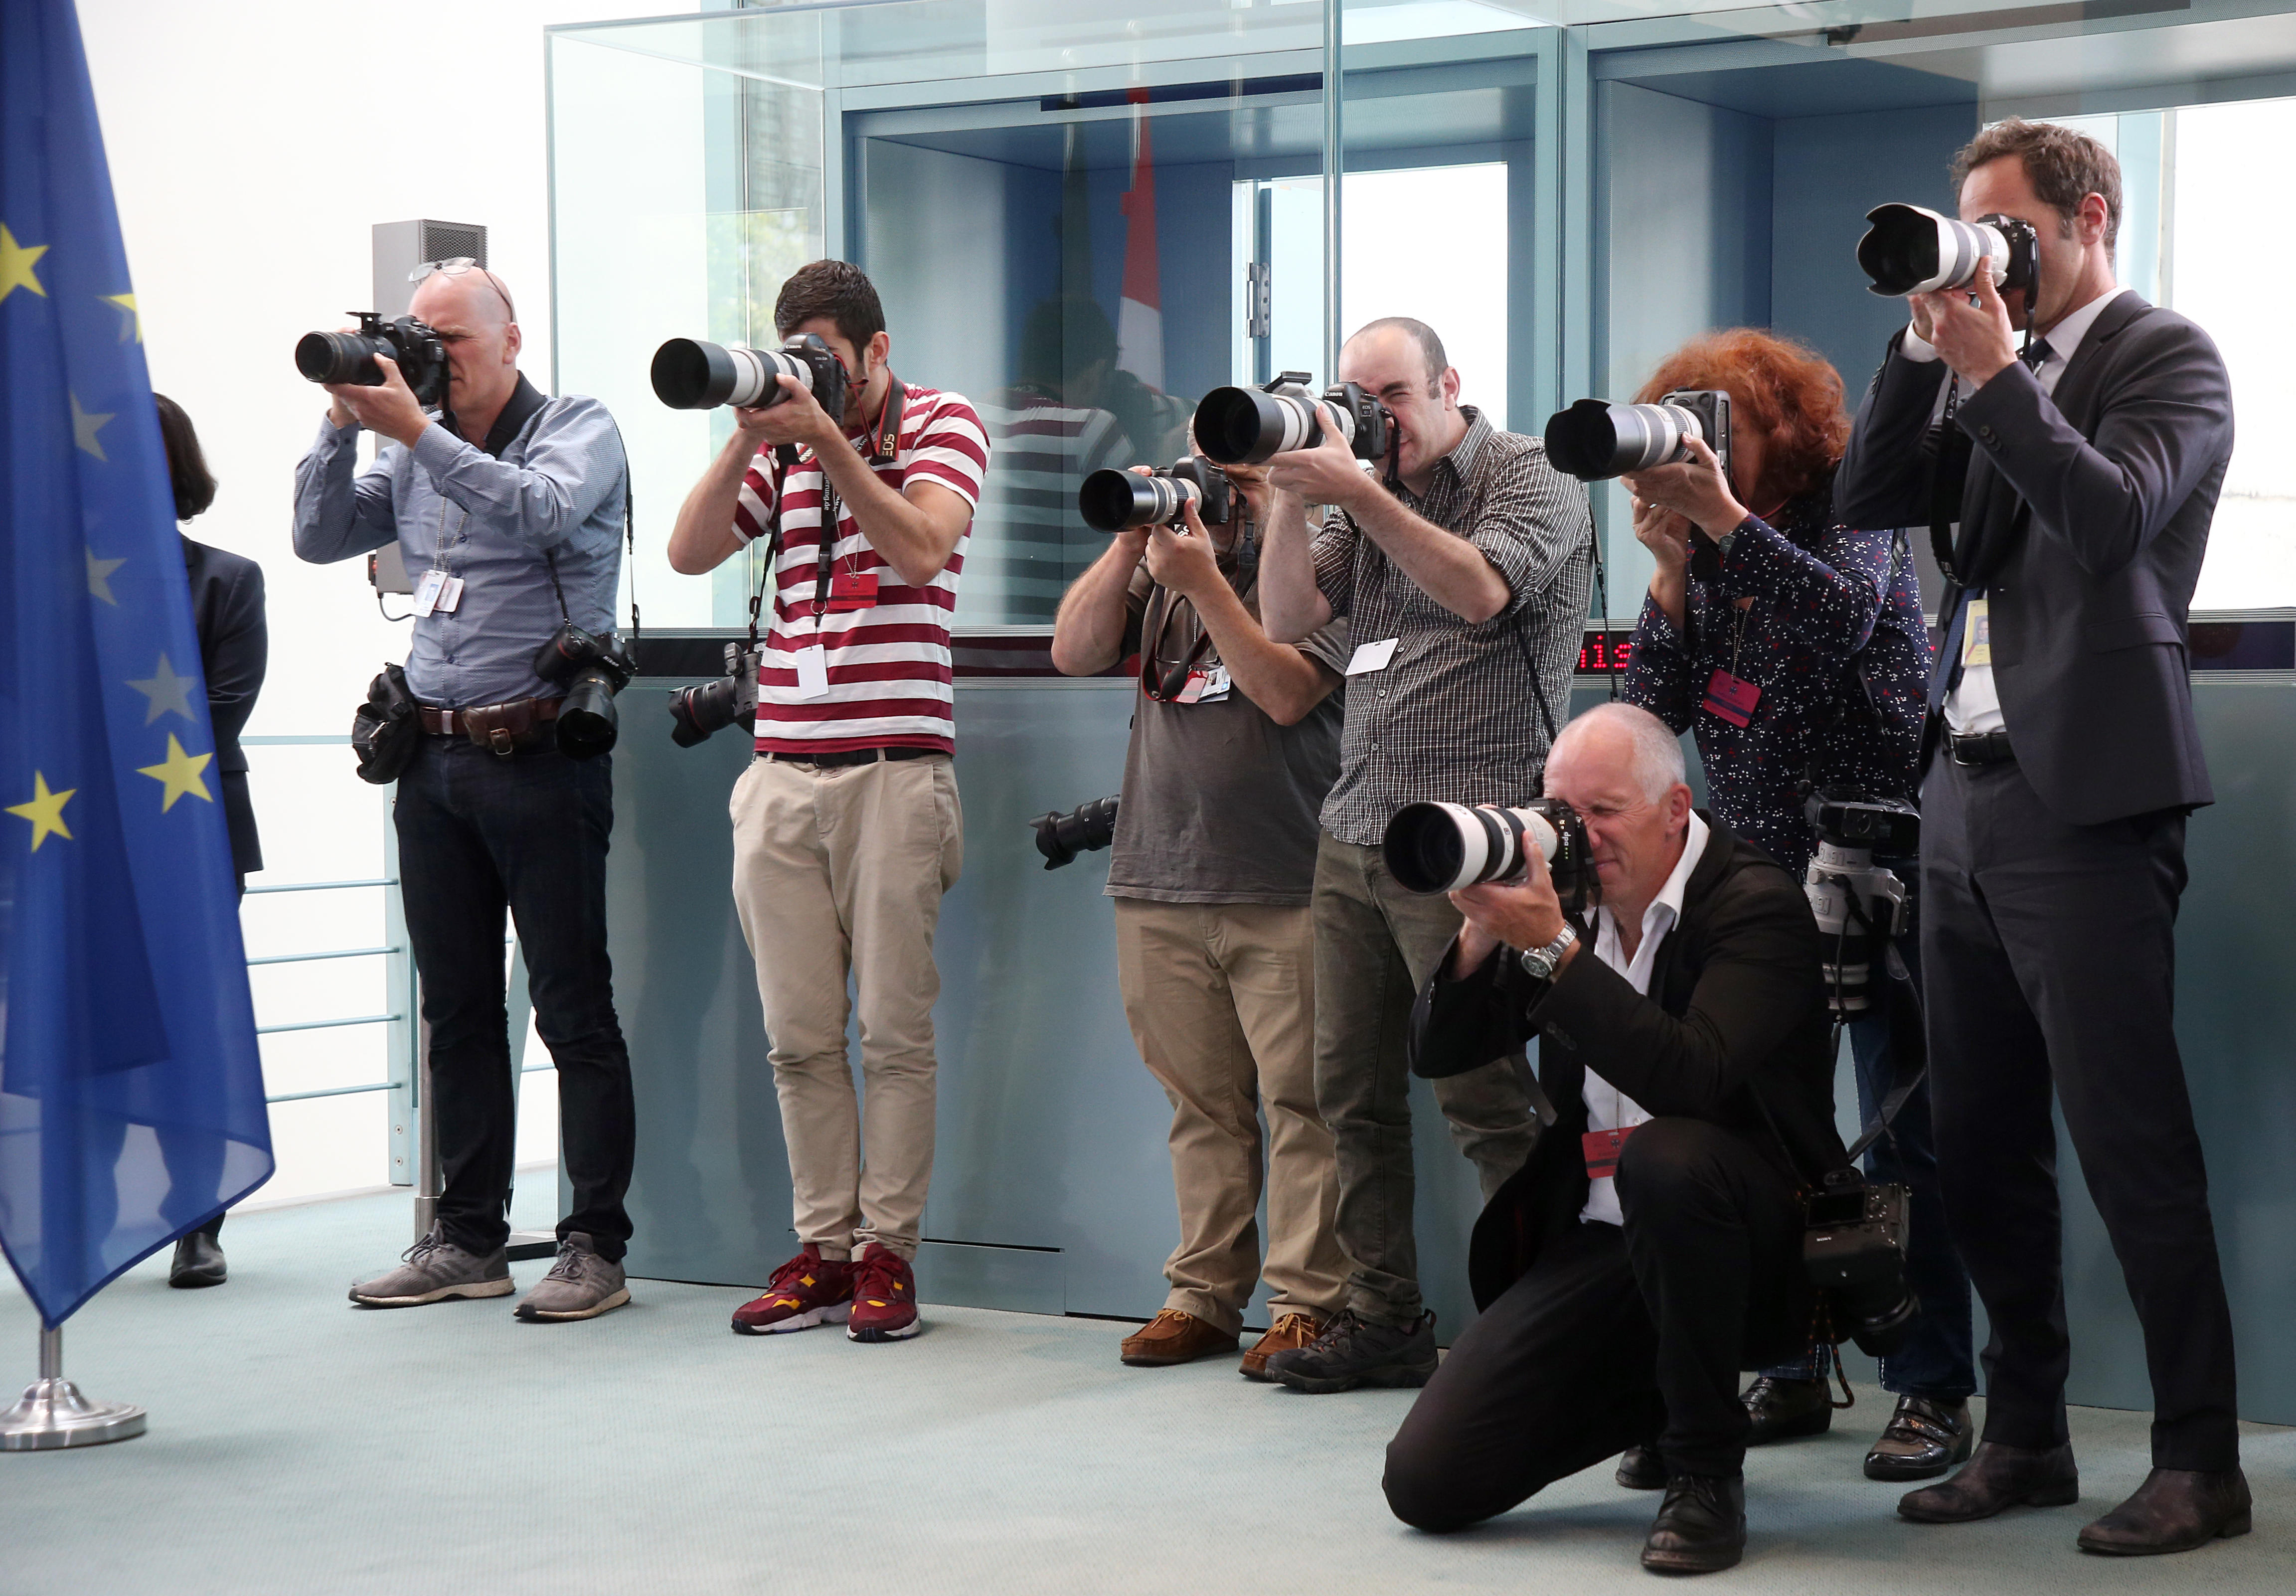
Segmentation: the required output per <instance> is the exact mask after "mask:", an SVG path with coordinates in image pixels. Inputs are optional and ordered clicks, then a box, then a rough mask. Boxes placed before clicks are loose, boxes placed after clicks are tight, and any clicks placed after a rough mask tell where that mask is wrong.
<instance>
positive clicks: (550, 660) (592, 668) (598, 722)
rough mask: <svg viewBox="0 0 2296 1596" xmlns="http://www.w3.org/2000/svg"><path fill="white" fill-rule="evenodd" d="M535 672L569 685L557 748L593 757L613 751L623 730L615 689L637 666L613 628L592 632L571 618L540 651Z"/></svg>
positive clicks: (560, 715)
mask: <svg viewBox="0 0 2296 1596" xmlns="http://www.w3.org/2000/svg"><path fill="white" fill-rule="evenodd" d="M534 674H535V675H537V676H540V677H541V678H542V679H543V680H544V681H545V682H547V683H550V684H551V685H552V686H553V687H563V688H564V689H565V690H566V697H565V700H563V701H562V703H560V705H559V706H558V751H559V752H560V753H562V754H563V755H565V756H566V757H568V758H570V759H594V758H596V757H598V756H599V755H601V754H605V753H611V752H612V751H613V747H614V739H615V737H616V736H617V735H618V734H619V733H618V726H617V722H616V717H615V712H614V695H615V694H616V693H618V692H621V690H622V689H623V688H625V687H627V686H628V685H629V684H630V678H631V677H632V676H634V675H636V674H637V667H635V665H633V664H631V663H630V659H629V656H628V655H627V654H625V653H623V652H622V650H621V645H620V644H619V642H616V641H615V639H614V637H613V634H611V633H609V634H606V635H605V636H603V637H597V636H594V635H592V634H590V633H587V632H585V631H584V630H583V629H582V628H581V627H579V626H576V625H575V624H574V623H573V622H572V621H568V622H566V623H565V625H563V626H560V627H559V628H558V631H557V634H555V635H554V636H553V637H552V638H551V639H550V640H549V641H548V642H545V643H544V644H543V645H542V647H541V648H539V649H537V651H535V655H534Z"/></svg>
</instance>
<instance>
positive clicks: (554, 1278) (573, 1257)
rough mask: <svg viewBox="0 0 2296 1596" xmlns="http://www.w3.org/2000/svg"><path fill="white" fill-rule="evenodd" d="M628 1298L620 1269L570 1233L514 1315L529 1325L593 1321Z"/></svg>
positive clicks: (575, 1233) (584, 1238) (587, 1240)
mask: <svg viewBox="0 0 2296 1596" xmlns="http://www.w3.org/2000/svg"><path fill="white" fill-rule="evenodd" d="M629 1299H630V1289H629V1283H628V1281H627V1280H626V1279H625V1278H624V1276H623V1274H622V1266H621V1265H619V1264H617V1263H615V1262H614V1261H613V1260H612V1259H611V1258H608V1257H604V1256H601V1255H600V1254H599V1251H598V1244H597V1243H596V1241H594V1240H592V1239H591V1238H590V1237H589V1236H586V1235H585V1234H584V1233H583V1232H580V1231H570V1232H567V1233H566V1234H565V1235H564V1236H562V1237H560V1238H559V1241H558V1261H557V1262H556V1263H554V1264H553V1265H551V1266H550V1273H548V1274H545V1275H544V1276H543V1277H542V1283H541V1284H540V1285H538V1286H537V1287H535V1289H533V1290H531V1291H529V1292H528V1293H527V1294H526V1300H525V1301H524V1302H521V1303H520V1304H519V1305H518V1308H517V1315H518V1317H519V1318H521V1319H523V1320H525V1321H526V1322H528V1323H529V1324H537V1323H556V1322H561V1321H563V1320H570V1319H595V1318H596V1317H597V1316H598V1315H599V1314H606V1313H611V1312H612V1311H613V1310H614V1309H616V1308H619V1307H620V1306H621V1305H623V1304H624V1303H626V1302H627V1301H629Z"/></svg>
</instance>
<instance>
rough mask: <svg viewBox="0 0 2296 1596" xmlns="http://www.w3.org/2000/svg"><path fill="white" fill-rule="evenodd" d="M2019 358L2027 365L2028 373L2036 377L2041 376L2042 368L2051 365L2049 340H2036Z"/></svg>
mask: <svg viewBox="0 0 2296 1596" xmlns="http://www.w3.org/2000/svg"><path fill="white" fill-rule="evenodd" d="M2017 358H2018V359H2020V360H2021V361H2023V362H2024V363H2025V369H2026V370H2027V371H2029V372H2032V373H2033V375H2035V376H2036V377H2038V376H2039V375H2040V374H2041V368H2042V367H2043V366H2045V365H2046V364H2049V340H2047V339H2046V338H2037V339H2035V340H2033V342H2032V345H2031V347H2030V348H2028V349H2026V351H2025V352H2024V353H2023V354H2021V355H2020V356H2017Z"/></svg>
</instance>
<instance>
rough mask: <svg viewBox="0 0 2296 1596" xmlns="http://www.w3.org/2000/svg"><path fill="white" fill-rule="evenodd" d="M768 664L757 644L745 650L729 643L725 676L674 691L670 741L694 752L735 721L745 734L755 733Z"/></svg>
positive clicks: (670, 715) (737, 644)
mask: <svg viewBox="0 0 2296 1596" xmlns="http://www.w3.org/2000/svg"><path fill="white" fill-rule="evenodd" d="M764 662H765V651H764V650H763V649H762V648H760V647H758V645H757V644H755V643H751V644H750V646H749V647H747V648H744V647H742V645H741V644H740V643H738V642H729V643H727V644H726V674H725V675H722V676H720V677H718V678H717V680H716V681H715V682H705V683H702V684H701V686H699V687H673V688H671V689H670V690H669V740H670V741H672V742H674V743H676V745H677V746H678V747H680V748H682V749H690V748H692V747H693V745H694V744H696V743H698V742H701V741H703V740H704V739H706V738H708V737H709V736H711V735H713V734H714V733H718V732H722V731H724V730H725V729H726V727H727V726H730V725H732V724H734V722H735V721H739V722H741V723H742V730H743V731H745V732H755V731H756V729H757V724H758V667H759V666H760V665H762V664H763V663H764Z"/></svg>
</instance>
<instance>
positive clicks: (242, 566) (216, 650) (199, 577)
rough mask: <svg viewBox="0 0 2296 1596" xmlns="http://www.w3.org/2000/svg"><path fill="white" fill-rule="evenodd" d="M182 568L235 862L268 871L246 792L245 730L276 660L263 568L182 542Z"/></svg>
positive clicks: (245, 871) (244, 869) (243, 869)
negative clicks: (242, 741) (265, 616)
mask: <svg viewBox="0 0 2296 1596" xmlns="http://www.w3.org/2000/svg"><path fill="white" fill-rule="evenodd" d="M184 569H185V571H186V573H187V574H188V575H189V576H190V577H191V582H192V621H193V625H194V626H197V627H198V629H199V634H200V669H201V674H202V675H205V676H206V677H207V683H208V717H209V719H210V720H211V721H213V722H214V723H215V740H216V762H215V768H216V773H217V785H218V786H219V787H221V788H222V790H223V813H224V821H225V824H226V825H228V826H229V827H230V829H231V865H232V868H233V869H234V870H235V871H237V872H239V873H240V874H241V875H243V876H244V875H252V874H253V873H254V872H257V871H258V870H261V869H262V868H263V844H262V841H261V839H259V838H258V836H257V835H256V831H255V806H254V804H253V803H252V802H250V800H249V798H248V793H247V756H246V754H244V753H243V752H242V751H241V749H240V746H239V734H240V733H242V731H244V730H246V728H247V717H248V716H250V715H252V714H253V713H254V712H255V695H256V694H257V693H258V692H261V691H262V690H263V672H264V667H265V666H266V663H267V662H268V660H269V658H270V649H271V644H270V634H269V633H268V631H267V630H266V627H265V625H264V619H263V568H262V567H261V566H259V565H258V564H256V563H255V561H252V560H250V559H248V558H247V557H246V556H245V555H243V554H233V553H229V552H225V551H224V550H222V549H217V548H210V547H209V545H208V544H203V543H193V541H192V540H191V539H190V538H188V537H186V538H185V539H184Z"/></svg>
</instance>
